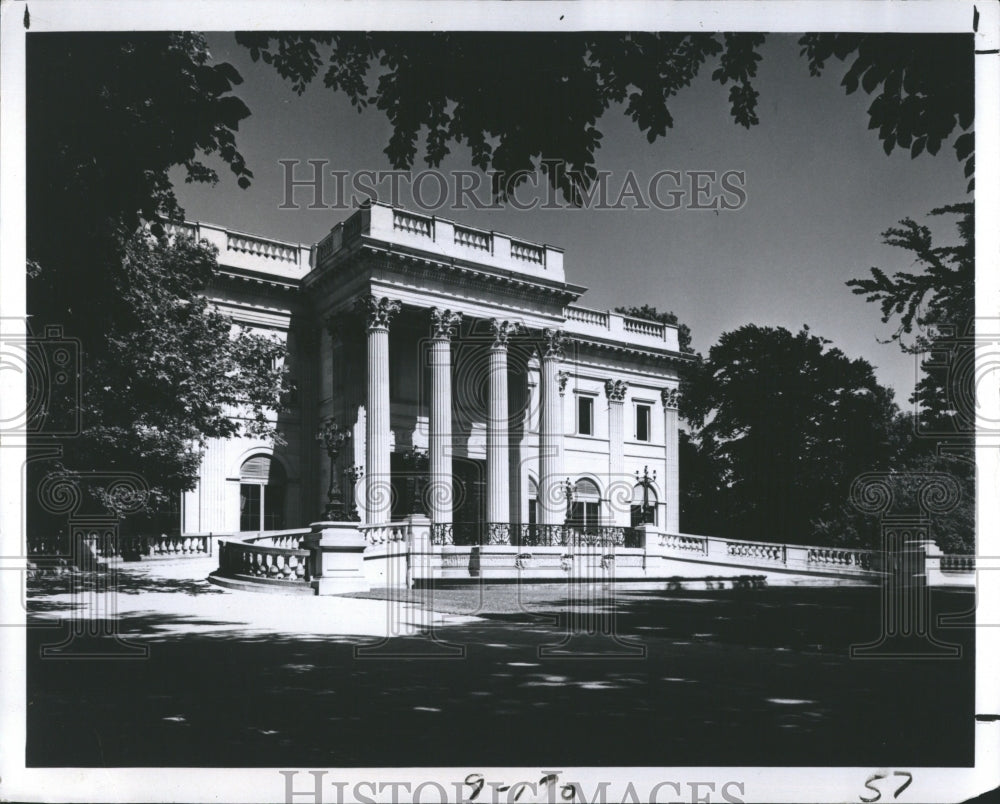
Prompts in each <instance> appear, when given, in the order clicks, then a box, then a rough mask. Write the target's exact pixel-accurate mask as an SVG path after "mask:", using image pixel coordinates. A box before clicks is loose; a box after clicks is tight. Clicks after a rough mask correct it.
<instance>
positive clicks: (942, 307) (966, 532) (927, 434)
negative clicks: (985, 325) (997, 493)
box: [847, 203, 977, 552]
mask: <svg viewBox="0 0 1000 804" xmlns="http://www.w3.org/2000/svg"><path fill="white" fill-rule="evenodd" d="M931 214H932V215H945V214H953V215H958V216H959V219H958V234H959V238H958V241H957V242H956V243H953V244H949V245H945V246H940V245H937V246H936V245H934V242H933V239H932V237H931V232H930V229H929V228H928V227H926V226H924V225H922V224H918V223H916V222H915V221H913V220H912V219H910V218H905V219H903V220H902V221H900V224H899V227H894V228H891V229H887V230H886V231H885V232H884V233H883V238H884V242H885V243H887V244H889V245H892V246H896V247H898V248H902V249H905V250H907V251H910V252H912V253H913V255H914V256H915V260H914V262H915V264H916V265H917V266H919V267H920V269H921V270H918V271H897V272H895V273H894V274H893V275H892V276H891V277H890V276H888V275H887V274H886V273H885V271H883V270H882V269H881V268H877V267H873V268H871V275H870V277H868V278H864V279H852V280H851V281H850V282H848V283H847V285H848V286H849V287H850V288H851V289H852V290H853V291H854V293H856V294H858V295H861V296H864V297H865V300H866V301H869V302H875V303H877V304H879V307H880V309H881V311H882V321H883V322H885V323H888V322H890V321H892V320H893V319H897V318H898V324H897V327H896V330H895V331H894V332H893V333H892V336H891V339H892V340H895V341H897V342H898V343H899V345H900V348H901V349H902V350H903V351H904V352H908V353H910V354H913V355H919V356H923V359H922V360H921V364H920V365H921V376H920V379H919V380H918V381H917V384H916V387H915V388H914V392H913V394H912V395H911V397H910V401H911V403H913V404H914V405H915V406H916V407H917V410H916V412H915V413H914V414H911V415H909V416H906V417H903V418H901V420H900V422H899V423H898V428H897V429H898V431H899V432H898V435H897V441H898V443H899V444H900V447H899V451H898V455H899V457H898V459H897V461H896V463H895V466H894V469H895V470H896V475H897V477H896V478H895V483H896V484H897V486H898V489H899V490H898V494H897V496H898V497H899V498H900V499H903V500H906V499H908V498H909V497H912V496H913V490H912V489H911V488H908V485H909V486H912V481H907V480H906V479H905V477H904V476H905V475H906V474H911V475H920V474H922V473H928V472H943V473H946V474H949V475H951V476H952V477H953V478H954V479H955V480H957V481H958V483H959V487H960V489H961V491H962V499H961V500H960V502H959V505H958V507H957V508H956V509H955V510H954V511H953V512H952V513H950V514H949V515H947V516H939V517H936V518H935V519H934V531H933V536H934V538H935V539H936V540H937V541H938V543H939V544H940V545H941V546H942V547H943V548H944V549H946V550H952V551H957V552H970V551H971V550H972V549H973V548H974V546H975V510H974V500H975V450H974V443H975V441H974V439H975V432H976V426H977V408H976V401H975V400H976V393H977V386H976V375H975V369H976V333H975V247H974V242H973V239H974V237H973V207H972V204H970V203H962V204H954V205H951V206H946V207H941V208H939V209H935V210H933V211H932V212H931ZM911 507H915V504H914V505H913V506H911Z"/></svg>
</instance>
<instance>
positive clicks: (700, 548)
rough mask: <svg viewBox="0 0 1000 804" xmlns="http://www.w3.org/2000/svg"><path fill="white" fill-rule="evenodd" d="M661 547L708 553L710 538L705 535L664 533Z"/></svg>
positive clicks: (661, 538) (661, 537) (702, 553)
mask: <svg viewBox="0 0 1000 804" xmlns="http://www.w3.org/2000/svg"><path fill="white" fill-rule="evenodd" d="M660 547H665V548H666V549H667V550H681V551H686V552H691V553H697V554H699V555H707V554H708V538H707V537H705V536H686V535H684V534H680V533H663V534H661V535H660Z"/></svg>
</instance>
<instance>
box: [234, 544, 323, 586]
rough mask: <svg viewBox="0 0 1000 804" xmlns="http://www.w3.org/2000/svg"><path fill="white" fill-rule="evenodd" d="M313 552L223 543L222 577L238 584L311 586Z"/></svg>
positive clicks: (289, 548) (259, 545)
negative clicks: (262, 583) (246, 581)
mask: <svg viewBox="0 0 1000 804" xmlns="http://www.w3.org/2000/svg"><path fill="white" fill-rule="evenodd" d="M311 555H312V554H311V552H310V551H309V550H301V549H297V548H291V547H272V546H268V545H261V544H251V543H249V542H246V541H222V542H219V570H218V574H219V575H221V576H222V577H225V578H233V579H236V580H241V579H249V580H255V581H267V582H269V583H274V584H294V585H303V586H308V584H309V581H310V579H311V573H310V569H309V566H310V564H309V560H310V556H311Z"/></svg>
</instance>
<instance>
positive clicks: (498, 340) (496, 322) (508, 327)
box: [490, 318, 521, 349]
mask: <svg viewBox="0 0 1000 804" xmlns="http://www.w3.org/2000/svg"><path fill="white" fill-rule="evenodd" d="M520 331H521V325H520V324H519V323H517V322H516V321H501V320H500V319H498V318H491V319H490V333H491V334H492V335H493V344H492V347H491V348H493V349H506V348H507V343H508V342H509V341H510V336H511V335H516V334H517V333H518V332H520Z"/></svg>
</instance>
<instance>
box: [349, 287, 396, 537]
mask: <svg viewBox="0 0 1000 804" xmlns="http://www.w3.org/2000/svg"><path fill="white" fill-rule="evenodd" d="M357 306H358V309H359V311H360V312H362V313H363V314H364V315H365V316H366V320H367V324H368V397H367V411H366V414H367V415H366V416H365V422H366V430H365V435H366V441H365V463H366V466H365V510H366V512H367V522H368V524H370V525H378V524H382V523H384V522H388V521H389V519H390V517H391V512H392V484H391V466H390V463H389V404H390V398H389V323H390V322H391V321H392V319H393V317H394V316H395V315H396V313H398V312H399V307H400V305H399V302H398V301H395V300H393V299H387V298H385V297H384V296H383V297H378V296H364V297H362V298H361V299H358V302H357Z"/></svg>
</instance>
